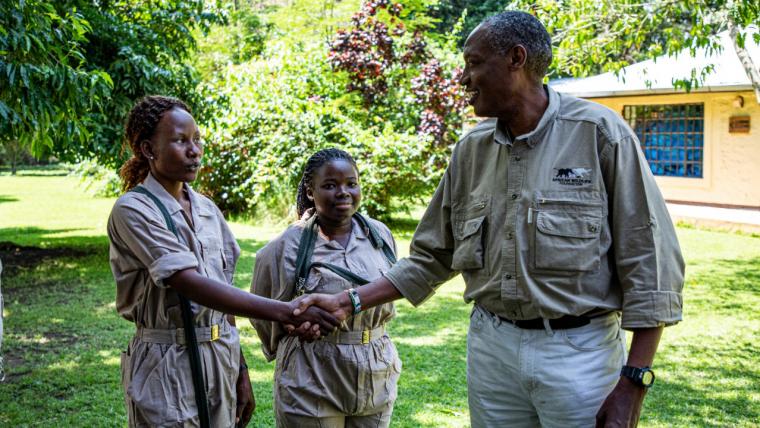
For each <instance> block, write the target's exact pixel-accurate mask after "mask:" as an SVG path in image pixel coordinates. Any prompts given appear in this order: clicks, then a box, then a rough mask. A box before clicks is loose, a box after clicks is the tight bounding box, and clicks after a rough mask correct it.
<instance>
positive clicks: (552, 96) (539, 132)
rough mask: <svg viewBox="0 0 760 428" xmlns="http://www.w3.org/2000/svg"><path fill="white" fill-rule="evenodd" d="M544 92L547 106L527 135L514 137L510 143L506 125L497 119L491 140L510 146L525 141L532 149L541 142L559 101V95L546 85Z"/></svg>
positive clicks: (557, 109)
mask: <svg viewBox="0 0 760 428" xmlns="http://www.w3.org/2000/svg"><path fill="white" fill-rule="evenodd" d="M544 90H545V91H546V94H547V96H548V97H549V105H548V106H546V110H545V111H544V114H543V115H542V116H541V120H539V121H538V125H536V127H535V129H533V130H532V131H530V132H528V133H527V134H523V135H519V136H517V137H515V139H514V141H512V139H511V138H510V137H509V133H508V132H507V127H506V124H505V123H503V121H501V120H498V119H497V121H496V130H495V131H494V136H493V139H494V141H495V142H496V143H498V144H502V145H507V146H511V145H512V144H513V143H514V142H520V141H525V143H526V144H527V145H528V146H529V147H531V148H533V146H535V145H536V144H538V142H539V141H541V137H543V135H544V133H545V132H546V130H547V129H549V127H550V126H551V123H552V122H553V121H554V118H555V117H556V116H557V112H558V111H559V101H560V100H559V94H557V92H556V91H554V89H552V88H550V87H548V86H547V85H544Z"/></svg>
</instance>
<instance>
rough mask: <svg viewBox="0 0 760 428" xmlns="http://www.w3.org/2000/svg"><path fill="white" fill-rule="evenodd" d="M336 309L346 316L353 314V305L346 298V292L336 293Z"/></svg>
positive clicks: (347, 297) (348, 298)
mask: <svg viewBox="0 0 760 428" xmlns="http://www.w3.org/2000/svg"><path fill="white" fill-rule="evenodd" d="M337 296H338V308H339V309H340V310H341V311H344V312H345V313H347V314H353V313H354V304H353V302H352V301H351V297H349V296H348V290H346V291H344V292H343V293H338V295H337Z"/></svg>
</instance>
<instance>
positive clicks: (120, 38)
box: [56, 0, 224, 167]
mask: <svg viewBox="0 0 760 428" xmlns="http://www.w3.org/2000/svg"><path fill="white" fill-rule="evenodd" d="M56 7H57V8H58V9H76V10H79V11H80V12H81V14H82V15H83V16H85V17H86V18H87V20H88V22H89V23H90V25H91V27H92V32H91V34H90V36H89V38H88V41H87V42H86V43H85V44H84V45H83V48H84V52H85V55H84V58H83V62H84V64H83V67H85V68H86V69H89V70H103V71H105V72H106V73H108V75H109V76H111V79H112V80H113V90H112V92H111V94H110V97H108V98H107V99H104V100H102V102H100V103H99V106H100V109H99V110H97V111H93V112H92V113H91V114H90V115H89V116H88V119H89V121H90V123H92V124H93V127H92V136H91V138H89V139H87V140H86V141H85V142H83V144H79V145H78V146H77V147H70V146H62V150H60V151H59V153H58V154H59V155H60V156H61V157H62V158H63V159H66V160H73V161H79V160H82V159H87V158H95V159H97V160H98V161H99V163H101V164H103V165H107V166H111V167H116V166H118V165H120V164H121V162H122V161H123V160H125V159H126V158H127V157H128V156H129V153H125V152H124V151H123V150H122V135H123V132H124V123H125V121H126V117H127V114H128V112H129V109H130V108H131V107H132V105H133V104H134V103H135V101H136V100H137V99H139V98H141V97H143V96H145V95H151V94H161V95H171V96H177V97H179V98H182V99H183V100H185V101H186V102H188V103H189V104H190V106H191V107H192V108H193V109H194V115H195V117H196V120H198V121H199V122H200V123H204V121H205V119H206V118H207V117H209V116H210V113H209V111H208V110H209V108H213V107H214V103H215V100H214V99H213V98H212V97H208V96H207V95H208V94H205V93H202V92H198V91H197V87H198V84H199V81H200V79H199V75H198V73H197V72H196V71H195V70H194V68H193V67H192V66H191V65H190V64H189V63H188V59H189V58H190V57H191V56H192V55H193V52H194V49H195V38H194V35H193V33H192V30H193V29H199V30H201V31H204V30H206V29H207V28H208V26H209V25H210V24H212V23H220V22H223V18H224V15H223V14H222V13H221V11H219V10H208V9H205V8H204V2H203V1H202V0H191V1H180V0H167V1H161V2H134V1H126V0H121V1H109V2H93V1H91V0H65V1H60V2H56Z"/></svg>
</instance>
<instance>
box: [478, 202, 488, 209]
mask: <svg viewBox="0 0 760 428" xmlns="http://www.w3.org/2000/svg"><path fill="white" fill-rule="evenodd" d="M485 207H486V203H485V202H481V203H479V204H478V208H485Z"/></svg>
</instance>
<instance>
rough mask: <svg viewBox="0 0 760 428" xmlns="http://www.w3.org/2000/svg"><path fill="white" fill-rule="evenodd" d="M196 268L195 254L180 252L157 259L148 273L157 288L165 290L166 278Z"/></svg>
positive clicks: (166, 285)
mask: <svg viewBox="0 0 760 428" xmlns="http://www.w3.org/2000/svg"><path fill="white" fill-rule="evenodd" d="M197 267H198V259H196V258H195V254H193V253H192V252H190V251H182V252H178V253H168V254H164V255H163V256H161V257H159V258H157V259H156V260H154V261H153V263H151V265H150V268H149V269H148V272H149V273H150V277H151V278H152V279H153V282H155V283H156V285H157V286H158V287H161V288H167V287H168V286H169V285H168V284H164V280H165V279H166V278H169V277H170V276H172V275H174V274H175V273H177V272H179V271H181V270H185V269H190V268H197Z"/></svg>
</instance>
